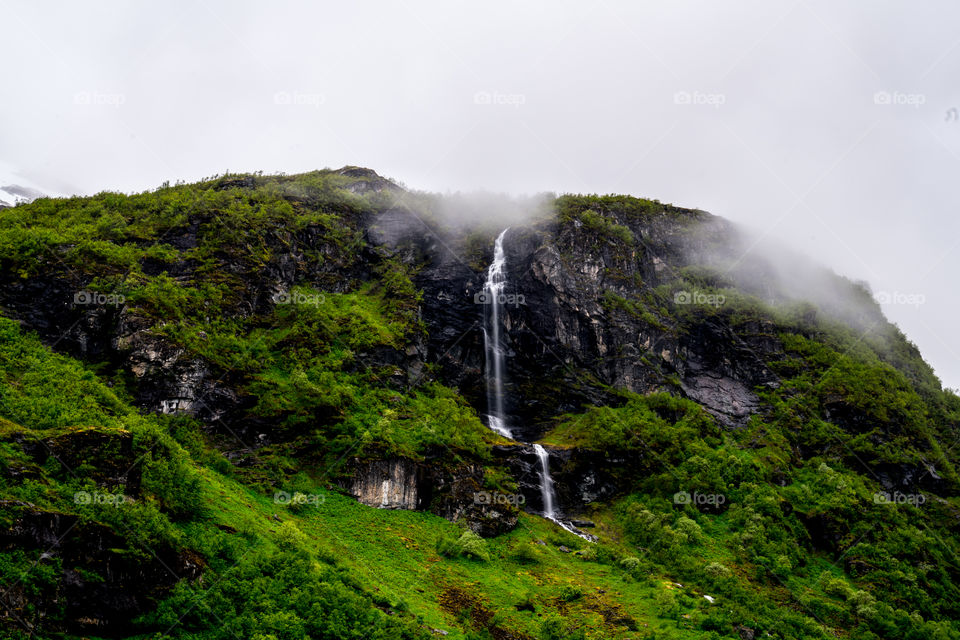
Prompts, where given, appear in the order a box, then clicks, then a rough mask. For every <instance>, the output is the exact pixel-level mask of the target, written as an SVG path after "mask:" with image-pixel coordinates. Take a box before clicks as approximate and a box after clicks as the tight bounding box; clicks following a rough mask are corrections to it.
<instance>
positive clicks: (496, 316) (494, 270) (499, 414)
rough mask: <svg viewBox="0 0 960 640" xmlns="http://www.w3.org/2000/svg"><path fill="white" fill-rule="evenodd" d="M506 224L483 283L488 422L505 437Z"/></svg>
mask: <svg viewBox="0 0 960 640" xmlns="http://www.w3.org/2000/svg"><path fill="white" fill-rule="evenodd" d="M509 230H510V228H509V227H507V228H506V229H504V230H503V231H501V232H500V235H499V236H497V240H496V242H495V243H494V244H493V262H491V263H490V267H489V268H488V269H487V281H486V283H485V284H484V285H483V302H484V314H483V315H484V324H483V343H484V350H485V351H486V373H487V410H488V411H489V414H488V415H487V422H488V424H489V425H490V428H491V429H493V430H494V431H496V432H497V433H499V434H500V435H502V436H506V437H507V438H512V437H513V434H512V433H511V432H510V428H509V427H508V426H507V420H506V418H505V417H504V413H503V370H504V361H503V345H502V344H501V342H500V305H501V302H502V300H501V298H502V296H503V288H504V286H505V285H506V284H507V277H506V266H507V256H506V254H505V253H504V251H503V237H504V236H505V235H506V234H507V231H509Z"/></svg>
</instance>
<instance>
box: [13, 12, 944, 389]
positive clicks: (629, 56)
mask: <svg viewBox="0 0 960 640" xmlns="http://www.w3.org/2000/svg"><path fill="white" fill-rule="evenodd" d="M0 16H2V18H3V19H2V24H3V36H2V38H0V55H2V59H3V60H4V73H3V76H2V78H0V168H2V169H3V171H4V172H5V174H6V175H10V174H14V173H15V174H18V175H15V176H14V177H15V178H17V179H22V180H23V181H30V182H33V183H35V184H36V185H38V186H40V187H43V188H46V189H47V190H48V191H60V192H63V193H95V192H97V191H100V190H104V189H110V190H120V191H137V190H143V189H150V188H154V187H156V186H158V185H159V184H160V183H162V182H163V181H165V180H170V181H175V180H177V179H185V180H194V179H197V178H201V177H204V176H208V175H212V174H215V173H221V172H223V171H225V170H228V169H229V170H231V171H254V170H264V171H266V172H276V171H284V172H287V173H293V172H298V171H306V170H310V169H315V168H322V167H339V166H342V165H345V164H357V165H364V166H369V167H372V168H374V169H376V170H377V171H378V172H380V173H381V174H384V175H387V176H390V177H393V178H396V179H398V180H401V181H402V182H404V183H405V184H406V185H408V186H409V187H413V188H418V189H426V190H434V191H455V190H470V189H477V188H487V189H493V190H498V191H506V192H514V193H530V192H536V191H545V190H546V191H556V192H601V193H603V192H618V193H630V194H634V195H640V196H646V197H652V198H658V199H660V200H662V201H666V202H673V203H675V204H678V205H682V206H689V207H699V208H702V209H706V210H708V211H711V212H713V213H716V214H718V215H722V216H725V217H727V218H730V219H732V220H734V221H737V222H741V223H744V224H747V225H750V226H752V227H753V228H755V229H757V230H759V232H760V233H764V234H769V236H770V237H771V238H777V239H782V240H786V241H787V242H789V243H791V244H793V245H794V246H796V247H797V248H799V249H800V250H801V251H803V252H806V253H807V254H809V255H811V256H813V257H815V258H816V259H818V260H820V261H822V262H825V263H826V264H828V265H829V266H831V267H833V268H834V269H835V270H837V271H838V272H840V273H842V274H844V275H848V276H850V277H853V278H857V279H863V280H866V281H868V282H869V283H870V285H871V286H872V288H873V290H874V291H875V292H877V294H878V296H880V297H881V298H882V299H883V300H888V301H889V303H888V304H885V305H884V308H885V311H886V312H887V315H888V316H889V317H890V318H891V319H892V320H893V321H895V322H896V323H897V324H899V325H900V327H901V328H903V329H904V331H905V332H906V333H907V335H908V336H909V337H910V338H911V339H912V340H914V341H915V342H916V343H917V344H918V345H919V346H920V348H921V350H922V352H923V354H924V356H925V357H926V358H927V360H928V361H929V362H931V363H932V364H933V365H934V367H935V369H936V371H937V373H938V375H940V377H941V378H942V379H943V381H944V383H945V384H946V385H947V386H950V387H954V388H956V387H960V355H958V354H960V329H958V327H957V326H956V319H957V318H958V316H960V302H958V299H957V296H958V293H960V289H958V287H957V285H956V282H955V277H956V276H957V275H958V274H960V257H958V256H960V253H958V250H960V233H958V232H960V222H958V218H957V213H958V201H960V181H958V180H957V176H958V173H960V121H958V120H960V113H958V112H957V111H956V109H960V5H958V4H956V3H955V2H950V1H944V2H935V1H931V0H927V1H925V2H922V3H920V2H906V1H903V2H889V1H887V2H885V1H878V0H869V1H861V2H858V3H856V2H848V3H838V2H836V1H835V0H824V1H819V0H816V1H815V0H802V1H799V2H776V1H771V0H762V1H758V2H718V1H717V0H709V1H705V2H682V1H677V0H671V1H670V2H663V1H660V2H614V1H613V0H606V1H604V2H590V1H587V0H578V1H576V2H570V3H560V2H556V1H553V0H551V1H550V2H526V3H521V2H483V3H465V2H451V1H449V0H444V1H438V2H414V1H413V0H405V1H402V2H382V3H378V2H355V3H353V2H336V3H326V4H322V3H292V2H291V3H284V2H269V3H265V2H256V3H254V2H245V3H240V2H214V1H212V0H191V1H189V2H170V1H168V2H163V3H159V2H157V3H152V4H147V3H131V2H127V1H123V2H84V3H81V2H60V3H57V2H43V3H40V2H9V1H0ZM951 110H952V111H951ZM0 179H2V178H0Z"/></svg>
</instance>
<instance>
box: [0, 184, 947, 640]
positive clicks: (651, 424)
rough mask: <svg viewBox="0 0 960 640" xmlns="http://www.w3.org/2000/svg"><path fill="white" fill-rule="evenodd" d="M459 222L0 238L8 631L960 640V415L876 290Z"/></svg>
mask: <svg viewBox="0 0 960 640" xmlns="http://www.w3.org/2000/svg"><path fill="white" fill-rule="evenodd" d="M475 206H476V208H475V209H470V206H469V205H468V203H466V202H462V201H458V200H457V198H450V197H448V198H442V197H440V196H435V195H432V194H425V193H418V192H413V191H409V190H407V189H405V188H403V187H401V186H399V185H398V184H396V183H394V182H391V181H389V180H387V179H385V178H382V177H381V176H379V175H377V174H376V173H375V172H373V171H372V170H369V169H362V168H358V167H345V168H343V169H340V170H322V171H314V172H310V173H305V174H299V175H289V176H287V175H279V176H265V175H259V174H242V175H239V174H230V175H225V176H217V177H214V178H211V179H208V180H204V181H202V182H199V183H196V184H177V185H174V186H170V185H165V186H163V187H161V188H159V189H157V190H155V191H150V192H145V193H141V194H134V195H123V194H116V193H108V192H105V193H101V194H98V195H96V196H93V197H87V198H76V197H75V198H61V199H51V198H39V199H37V200H35V201H33V202H31V203H24V204H19V205H18V206H15V207H10V208H5V209H0V432H2V439H0V501H2V507H3V508H2V511H0V585H2V586H0V594H2V595H0V629H2V630H3V634H4V635H3V637H10V638H31V637H35V638H36V637H39V638H48V637H66V638H81V637H83V638H218V639H219V638H223V639H229V638H243V639H246V638H254V639H257V640H285V639H296V638H365V639H367V638H384V639H387V638H430V637H439V636H441V635H444V636H446V637H450V638H471V639H479V638H495V639H497V640H501V639H507V638H530V639H541V638H542V639H553V638H558V639H559V638H649V639H653V638H677V639H680V638H739V639H742V640H750V639H752V638H761V637H772V638H784V639H791V640H794V639H801V638H837V637H841V638H857V639H860V638H866V639H869V638H910V639H915V638H916V639H919V638H936V639H951V638H960V588H958V586H960V582H958V581H960V559H958V556H957V553H958V551H960V537H958V517H960V499H958V491H960V484H958V482H960V478H958V475H957V471H956V465H957V458H958V455H957V450H956V448H955V446H954V445H955V443H956V442H957V441H958V439H960V399H958V398H957V397H956V396H955V395H954V394H952V393H951V392H948V391H944V390H942V389H941V386H940V383H939V381H938V380H937V379H936V377H935V376H934V374H933V372H932V370H931V368H930V367H929V366H928V365H927V364H926V363H925V362H924V361H923V359H922V357H921V356H920V354H919V352H918V350H917V349H916V347H914V346H913V345H912V344H911V343H910V342H909V341H908V340H907V338H906V337H905V336H904V335H903V334H902V333H901V332H900V331H899V330H898V329H897V328H896V327H895V326H893V325H891V324H890V323H889V322H888V321H887V320H886V319H885V318H884V317H883V315H882V313H881V311H880V309H879V307H878V306H877V304H876V303H875V302H874V301H873V300H872V297H871V294H870V292H869V291H867V290H866V289H865V288H864V287H863V286H862V285H858V284H855V283H852V282H850V281H848V280H846V279H844V278H842V277H839V276H836V275H834V274H832V273H829V272H827V271H825V270H823V269H820V268H819V267H817V266H816V265H810V264H807V263H805V262H804V261H803V260H802V259H799V258H790V259H789V260H783V261H778V260H776V259H773V258H771V257H766V258H754V257H749V256H751V255H753V254H752V253H751V254H747V252H746V248H747V247H748V246H750V243H751V242H752V240H751V239H750V238H748V237H747V236H745V235H744V234H743V232H741V231H740V230H738V229H737V228H735V227H734V226H733V225H731V224H730V223H728V222H726V221H724V220H722V219H720V218H717V217H715V216H712V215H710V214H708V213H706V212H703V211H698V210H691V209H683V208H680V207H675V206H673V205H667V204H662V203H660V202H658V201H655V200H644V199H638V198H633V197H628V196H596V195H562V196H559V197H552V196H551V197H549V198H542V199H531V200H530V201H529V202H527V203H525V204H524V207H525V208H524V210H523V211H522V212H518V211H517V210H516V209H511V208H510V207H506V206H501V205H498V203H497V202H495V201H489V202H488V201H484V202H482V203H481V204H480V205H475ZM468 209H469V210H468ZM451 210H452V211H453V212H454V213H456V212H457V211H459V215H451ZM505 230H506V231H505ZM492 263H495V264H497V265H499V266H500V267H502V271H500V272H499V274H498V276H497V277H499V278H501V280H497V278H494V277H493V276H492V271H493V269H491V268H490V267H491V264H492ZM497 283H500V285H502V286H501V288H495V287H496V286H497ZM491 292H494V294H495V295H494V298H495V301H494V303H491V299H490V294H491ZM494 330H496V334H494ZM494 335H495V336H496V337H495V338H494ZM498 359H499V361H500V365H498V366H497V367H494V366H493V364H494V363H495V362H496V361H497V360H498ZM495 371H496V373H495ZM494 379H495V380H496V382H497V384H496V385H492V381H493V380H494ZM495 419H499V420H501V421H502V424H503V425H505V426H508V427H509V429H508V430H509V433H510V436H511V437H505V436H504V435H502V434H500V433H497V432H496V431H495V430H494V429H493V428H491V427H494V426H496V422H495ZM545 467H546V469H545ZM547 470H549V472H550V474H548V475H547V476H546V477H547V478H549V480H550V482H552V486H553V489H554V491H553V492H550V491H547V490H546V488H545V487H546V486H547V484H548V483H547V482H545V480H544V477H545V473H546V471H547ZM548 502H554V504H553V508H552V509H551V508H550V505H548ZM544 514H546V515H548V516H553V519H550V518H546V517H543V515H544Z"/></svg>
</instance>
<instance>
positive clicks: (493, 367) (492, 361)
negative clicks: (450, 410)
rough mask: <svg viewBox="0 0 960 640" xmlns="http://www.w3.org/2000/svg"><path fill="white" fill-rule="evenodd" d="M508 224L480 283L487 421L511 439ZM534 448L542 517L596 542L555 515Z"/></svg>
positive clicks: (544, 468) (546, 467) (542, 455)
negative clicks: (506, 343) (506, 397)
mask: <svg viewBox="0 0 960 640" xmlns="http://www.w3.org/2000/svg"><path fill="white" fill-rule="evenodd" d="M509 230H510V228H509V227H507V228H506V229H504V230H503V231H501V232H500V235H498V236H497V239H496V241H495V242H494V244H493V262H491V263H490V267H489V268H488V269H487V281H486V282H485V283H484V285H483V300H482V302H483V303H484V305H483V308H484V312H483V343H484V352H485V355H486V375H487V411H488V414H487V424H488V425H489V426H490V428H491V429H492V430H494V431H496V432H497V433H499V434H500V435H502V436H505V437H507V438H513V434H512V432H511V431H510V427H509V426H508V425H507V419H506V415H505V413H504V410H503V372H504V369H505V362H504V349H503V344H502V342H501V340H500V315H501V314H500V307H501V305H502V304H503V290H504V287H505V286H506V284H507V276H506V271H507V256H506V253H505V252H504V250H503V238H504V236H506V235H507V231H509ZM533 451H534V453H536V454H537V458H538V459H539V461H540V471H539V475H540V495H541V497H542V498H543V517H544V518H547V519H548V520H552V521H553V522H555V523H557V524H558V525H560V526H561V527H563V528H564V529H566V530H567V531H569V532H570V533H572V534H574V535H577V536H580V537H581V538H583V539H584V540H589V541H590V542H595V541H596V538H594V537H593V536H590V535H588V534H585V533H583V532H582V531H579V530H578V529H576V528H575V527H573V526H571V525H570V524H569V523H567V522H564V521H563V520H561V519H560V518H559V517H558V516H557V508H556V506H555V505H556V503H557V493H556V491H555V490H554V488H553V478H552V477H551V475H550V454H549V453H548V452H547V450H546V449H544V448H543V447H542V446H541V445H539V444H535V445H533Z"/></svg>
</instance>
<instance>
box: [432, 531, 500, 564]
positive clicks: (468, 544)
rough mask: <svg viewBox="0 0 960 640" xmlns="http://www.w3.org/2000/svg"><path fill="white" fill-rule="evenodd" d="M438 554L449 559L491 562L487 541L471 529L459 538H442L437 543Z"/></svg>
mask: <svg viewBox="0 0 960 640" xmlns="http://www.w3.org/2000/svg"><path fill="white" fill-rule="evenodd" d="M437 553H439V554H440V555H442V556H445V557H447V558H457V557H464V558H471V559H473V560H480V561H482V562H487V561H488V560H490V552H489V551H488V550H487V541H486V540H484V539H483V538H481V537H480V536H478V535H477V534H476V533H474V532H473V531H471V530H470V529H467V530H465V531H464V532H463V533H462V534H461V535H460V537H458V538H454V537H452V536H442V537H441V538H440V539H439V540H438V541H437Z"/></svg>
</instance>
